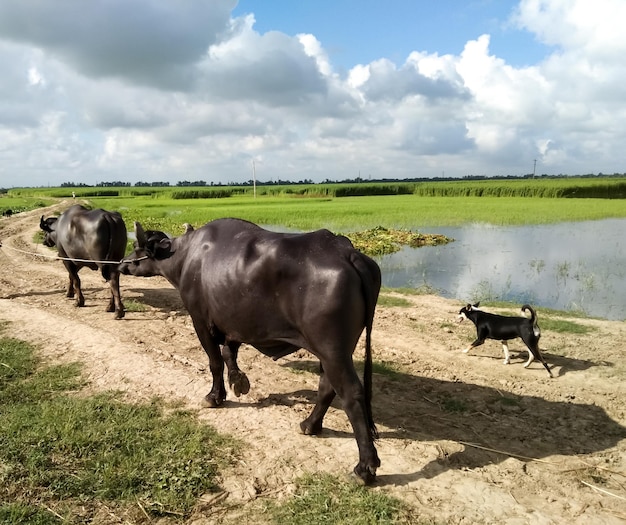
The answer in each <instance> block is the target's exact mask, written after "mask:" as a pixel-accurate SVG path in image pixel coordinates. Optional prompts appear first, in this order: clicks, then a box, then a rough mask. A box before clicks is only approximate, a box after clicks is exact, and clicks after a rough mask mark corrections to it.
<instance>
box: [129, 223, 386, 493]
mask: <svg viewBox="0 0 626 525" xmlns="http://www.w3.org/2000/svg"><path fill="white" fill-rule="evenodd" d="M135 233H136V236H137V241H136V243H135V251H134V252H133V253H132V254H130V255H129V256H128V257H127V259H128V260H127V261H124V262H122V264H121V265H120V271H121V272H122V273H123V274H127V275H135V276H140V277H149V276H154V275H162V276H163V277H165V278H166V279H167V280H168V281H169V282H170V283H171V284H172V285H174V286H175V287H176V288H177V289H178V290H179V292H180V295H181V298H182V300H183V303H184V305H185V307H186V309H187V311H188V312H189V314H190V315H191V318H192V321H193V324H194V327H195V329H196V333H197V335H198V338H199V339H200V342H201V344H202V347H203V348H204V350H205V351H206V353H207V355H208V357H209V366H210V369H211V373H212V376H213V385H212V388H211V390H210V392H209V393H208V394H207V395H206V397H205V400H206V402H207V403H208V404H209V406H214V407H215V406H219V405H221V404H222V403H223V401H224V399H225V397H226V389H225V385H224V377H223V376H224V362H226V366H227V367H228V375H229V382H230V383H231V386H232V387H233V390H234V392H235V394H239V393H241V392H244V393H245V392H247V390H248V388H249V383H248V380H247V378H246V376H245V374H244V373H243V372H241V371H240V370H239V368H238V366H237V351H238V349H239V346H240V345H241V344H242V343H248V344H250V345H253V346H254V347H256V348H257V349H258V350H259V351H261V352H262V353H264V354H265V355H267V356H270V357H272V358H274V359H278V358H280V357H283V356H286V355H288V354H291V353H293V352H295V351H296V350H298V349H299V348H306V349H307V350H309V351H310V352H311V353H313V354H314V355H315V356H316V357H317V358H318V359H319V360H320V379H319V390H318V395H317V403H316V405H315V407H314V409H313V411H312V412H311V415H310V416H309V417H308V418H306V419H305V420H304V421H303V422H302V423H301V424H300V427H301V430H302V432H303V433H305V434H311V435H314V434H319V433H320V432H321V430H322V420H323V418H324V415H325V414H326V411H327V410H328V407H329V406H330V404H331V402H332V401H333V399H334V397H335V395H336V394H337V395H339V397H340V398H341V400H342V401H343V407H344V409H345V411H346V413H347V415H348V418H349V420H350V423H351V424H352V428H353V430H354V434H355V438H356V441H357V445H358V448H359V463H358V464H357V465H356V467H355V468H354V472H355V473H356V474H357V475H358V476H359V477H360V478H361V479H362V480H363V481H364V482H365V483H370V482H372V481H373V480H374V479H375V477H376V469H377V468H378V467H379V466H380V460H379V458H378V454H377V452H376V448H375V447H374V439H375V438H376V435H377V434H376V427H375V425H374V420H373V417H372V409H371V398H372V355H371V331H372V323H373V318H374V310H375V308H376V301H377V299H378V293H379V291H380V283H381V276H380V268H379V267H378V265H377V264H376V263H375V262H374V261H373V260H372V259H370V258H369V257H367V256H365V255H363V254H362V253H360V252H359V251H357V250H356V249H355V248H354V247H353V246H352V243H351V242H350V241H349V240H348V239H347V238H346V237H342V236H337V235H334V234H332V233H331V232H329V231H328V230H319V231H316V232H312V233H304V234H291V233H274V232H270V231H267V230H264V229H263V228H260V227H259V226H256V225H255V224H252V223H250V222H246V221H242V220H238V219H218V220H215V221H213V222H210V223H208V224H206V225H205V226H203V227H201V228H199V229H197V230H194V231H188V232H187V233H185V234H184V235H182V236H180V237H177V238H174V239H169V238H166V237H165V236H163V235H160V236H159V235H154V234H153V235H152V236H146V234H145V232H144V231H143V229H142V227H141V225H140V224H138V223H135ZM364 328H365V333H366V338H365V368H364V373H363V376H364V377H363V384H361V381H360V380H359V376H358V375H357V373H356V370H355V368H354V364H353V361H352V353H353V352H354V349H355V346H356V344H357V342H358V340H359V338H360V336H361V333H362V332H363V329H364ZM220 345H222V346H223V348H222V350H221V351H220Z"/></svg>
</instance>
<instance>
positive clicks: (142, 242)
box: [135, 221, 148, 248]
mask: <svg viewBox="0 0 626 525" xmlns="http://www.w3.org/2000/svg"><path fill="white" fill-rule="evenodd" d="M135 238H136V239H137V245H138V246H139V247H140V248H145V247H146V244H147V242H148V239H146V232H145V231H144V230H143V227H142V226H141V224H139V223H138V222H137V221H135Z"/></svg>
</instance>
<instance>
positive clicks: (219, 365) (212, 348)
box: [191, 316, 226, 408]
mask: <svg viewBox="0 0 626 525" xmlns="http://www.w3.org/2000/svg"><path fill="white" fill-rule="evenodd" d="M191 319H192V321H193V326H194V328H195V329H196V334H197V335H198V339H200V344H202V348H203V349H204V351H205V352H206V355H207V356H208V358H209V370H211V376H212V377H213V385H212V386H211V390H210V391H209V393H208V394H207V395H206V396H204V401H205V403H206V405H207V406H208V407H210V408H215V407H218V406H220V405H222V404H223V403H224V400H225V399H226V386H225V385H224V359H223V358H222V354H221V352H220V347H219V345H218V344H217V343H216V342H215V340H214V339H213V337H212V336H211V332H210V330H209V327H208V326H207V325H206V323H205V322H204V320H203V319H197V318H196V317H193V316H192V318H191Z"/></svg>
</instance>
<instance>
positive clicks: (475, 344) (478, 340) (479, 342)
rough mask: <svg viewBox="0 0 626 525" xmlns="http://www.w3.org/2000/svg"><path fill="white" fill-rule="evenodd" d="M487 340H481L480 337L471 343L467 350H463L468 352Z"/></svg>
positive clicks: (465, 352)
mask: <svg viewBox="0 0 626 525" xmlns="http://www.w3.org/2000/svg"><path fill="white" fill-rule="evenodd" d="M484 342H485V340H484V339H483V340H480V339H476V341H474V342H473V343H472V344H471V345H469V346H468V347H467V348H466V349H465V350H463V353H464V354H467V352H469V351H470V350H471V349H472V348H476V347H477V346H480V345H482V344H483V343H484Z"/></svg>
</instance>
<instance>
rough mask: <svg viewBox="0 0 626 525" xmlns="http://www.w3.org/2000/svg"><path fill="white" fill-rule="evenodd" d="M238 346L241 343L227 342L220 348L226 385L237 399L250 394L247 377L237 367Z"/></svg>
mask: <svg viewBox="0 0 626 525" xmlns="http://www.w3.org/2000/svg"><path fill="white" fill-rule="evenodd" d="M240 346H241V343H236V342H234V341H227V342H226V344H225V345H224V346H223V347H222V358H223V359H224V362H225V363H226V368H227V369H228V384H229V385H230V388H231V390H232V391H233V392H234V394H235V396H237V397H239V396H241V394H247V393H248V392H250V381H249V380H248V376H247V375H246V374H245V373H243V372H242V371H241V370H240V369H239V365H238V364H237V356H238V355H239V347H240Z"/></svg>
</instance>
